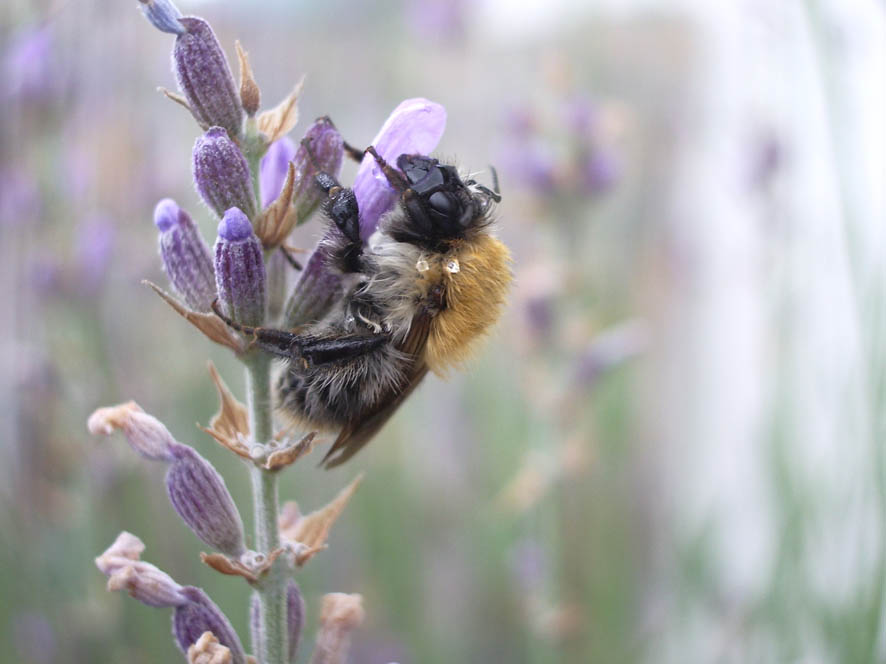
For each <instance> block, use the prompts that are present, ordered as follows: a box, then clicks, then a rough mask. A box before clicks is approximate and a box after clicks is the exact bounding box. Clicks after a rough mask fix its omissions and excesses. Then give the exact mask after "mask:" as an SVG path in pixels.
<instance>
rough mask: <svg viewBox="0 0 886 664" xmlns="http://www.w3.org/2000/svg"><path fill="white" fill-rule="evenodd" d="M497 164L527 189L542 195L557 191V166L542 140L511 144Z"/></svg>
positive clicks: (500, 156)
mask: <svg viewBox="0 0 886 664" xmlns="http://www.w3.org/2000/svg"><path fill="white" fill-rule="evenodd" d="M497 163H498V164H499V165H500V167H501V170H502V172H503V173H504V174H506V175H508V176H510V178H511V179H512V180H513V181H514V182H516V183H517V184H519V185H521V186H523V187H525V188H527V189H531V190H533V191H535V192H536V193H538V194H542V195H547V194H551V193H553V192H554V190H555V183H556V170H557V164H556V161H555V159H554V155H553V154H552V152H551V150H550V149H548V148H547V147H546V146H545V145H543V144H542V143H541V142H540V140H535V141H525V142H516V143H509V144H508V145H507V146H506V147H505V148H504V150H503V151H502V153H501V154H500V155H499V158H498V162H497Z"/></svg>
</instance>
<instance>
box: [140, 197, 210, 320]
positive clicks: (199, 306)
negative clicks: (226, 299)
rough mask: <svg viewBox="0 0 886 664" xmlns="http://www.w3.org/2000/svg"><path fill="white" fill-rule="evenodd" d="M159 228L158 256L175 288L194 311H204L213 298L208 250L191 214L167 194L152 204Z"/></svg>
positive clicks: (208, 308) (207, 308) (155, 220)
mask: <svg viewBox="0 0 886 664" xmlns="http://www.w3.org/2000/svg"><path fill="white" fill-rule="evenodd" d="M154 223H155V224H156V225H157V228H158V229H159V230H160V256H161V257H162V258H163V267H164V269H165V270H166V274H167V275H168V276H169V281H170V282H172V286H173V288H175V290H176V292H178V293H179V294H181V296H182V297H183V298H184V299H185V302H186V303H187V305H188V306H189V307H190V308H191V309H193V310H194V311H201V312H208V311H210V309H211V307H212V301H213V300H214V299H215V272H214V270H213V268H212V254H211V253H210V252H209V246H207V244H206V242H205V241H204V240H203V237H202V236H201V235H200V231H199V230H198V228H197V225H196V224H195V223H194V222H193V220H192V219H191V216H190V215H189V214H188V213H187V212H185V211H184V210H182V209H181V208H180V207H179V206H178V205H176V203H175V201H174V200H172V199H171V198H164V199H163V200H162V201H160V202H159V203H157V207H156V208H154Z"/></svg>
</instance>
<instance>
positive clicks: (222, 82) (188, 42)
mask: <svg viewBox="0 0 886 664" xmlns="http://www.w3.org/2000/svg"><path fill="white" fill-rule="evenodd" d="M180 22H181V23H182V24H183V25H184V26H185V28H186V29H187V32H183V33H182V34H180V35H179V36H178V37H176V38H175V48H174V49H173V52H172V65H173V69H174V71H175V78H176V80H178V87H179V89H180V90H181V91H182V93H184V95H185V98H186V99H187V100H188V105H190V107H191V113H193V114H194V118H195V119H196V120H197V122H198V123H199V124H200V126H201V127H203V128H207V127H212V126H213V125H218V126H219V127H224V128H225V129H227V130H228V133H229V134H230V135H231V136H233V137H235V138H239V137H240V136H242V132H243V118H244V115H245V114H244V111H243V105H242V104H241V102H240V95H239V94H238V93H237V86H236V85H235V84H234V76H233V75H232V74H231V68H230V67H229V66H228V61H227V59H226V58H225V54H224V53H223V52H222V50H221V46H220V45H219V43H218V39H216V37H215V33H214V32H213V31H212V28H211V27H209V24H208V23H207V22H206V21H204V20H203V19H202V18H196V17H188V18H182V19H180ZM155 25H156V24H155Z"/></svg>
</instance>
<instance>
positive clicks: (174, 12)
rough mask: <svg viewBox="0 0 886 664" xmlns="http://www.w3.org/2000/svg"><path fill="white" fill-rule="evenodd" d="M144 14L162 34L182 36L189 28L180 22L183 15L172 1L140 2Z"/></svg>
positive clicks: (147, 0)
mask: <svg viewBox="0 0 886 664" xmlns="http://www.w3.org/2000/svg"><path fill="white" fill-rule="evenodd" d="M138 1H139V4H140V5H141V10H142V14H144V15H145V18H146V19H148V20H149V21H150V22H151V25H153V26H154V27H155V28H157V29H158V30H160V31H162V32H169V33H171V34H174V35H180V34H182V33H184V32H187V28H186V27H185V26H184V25H183V24H182V22H181V21H180V20H179V19H180V18H181V17H182V13H181V12H180V11H179V10H178V7H176V6H175V5H174V4H172V2H171V1H170V0H138Z"/></svg>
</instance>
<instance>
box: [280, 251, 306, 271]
mask: <svg viewBox="0 0 886 664" xmlns="http://www.w3.org/2000/svg"><path fill="white" fill-rule="evenodd" d="M280 253H282V254H283V258H285V259H286V261H287V262H288V263H289V264H290V265H291V266H292V267H293V268H294V269H296V270H298V271H299V272H301V271H302V270H303V269H304V268H303V267H302V264H301V263H299V262H298V261H297V260H295V257H294V256H293V255H292V253H291V252H290V251H289V250H288V249H287V248H286V247H283V246H281V247H280Z"/></svg>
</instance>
